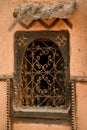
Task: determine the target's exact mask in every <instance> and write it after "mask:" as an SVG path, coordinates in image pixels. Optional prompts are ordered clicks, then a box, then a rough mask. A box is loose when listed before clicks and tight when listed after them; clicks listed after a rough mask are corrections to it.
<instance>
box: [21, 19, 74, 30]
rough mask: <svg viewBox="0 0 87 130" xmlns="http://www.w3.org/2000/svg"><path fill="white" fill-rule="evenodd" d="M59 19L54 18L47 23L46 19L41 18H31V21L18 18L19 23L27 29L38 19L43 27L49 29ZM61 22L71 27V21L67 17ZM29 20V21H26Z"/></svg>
mask: <svg viewBox="0 0 87 130" xmlns="http://www.w3.org/2000/svg"><path fill="white" fill-rule="evenodd" d="M59 20H60V19H58V18H55V19H54V20H53V21H52V22H50V23H49V24H48V23H47V22H46V20H45V21H44V20H42V19H38V20H31V21H27V22H26V21H24V20H19V24H20V25H21V26H23V27H24V28H26V29H29V28H30V27H31V26H33V24H35V22H36V21H38V22H39V23H40V24H41V25H42V26H43V27H45V28H47V29H50V28H51V27H53V26H54V25H56V24H57V23H58V22H59ZM62 20H63V22H64V23H65V24H66V25H67V26H68V27H69V28H71V29H72V23H71V22H70V21H69V20H68V19H62ZM28 22H29V23H28Z"/></svg>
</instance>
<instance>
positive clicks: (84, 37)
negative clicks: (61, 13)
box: [0, 0, 87, 130]
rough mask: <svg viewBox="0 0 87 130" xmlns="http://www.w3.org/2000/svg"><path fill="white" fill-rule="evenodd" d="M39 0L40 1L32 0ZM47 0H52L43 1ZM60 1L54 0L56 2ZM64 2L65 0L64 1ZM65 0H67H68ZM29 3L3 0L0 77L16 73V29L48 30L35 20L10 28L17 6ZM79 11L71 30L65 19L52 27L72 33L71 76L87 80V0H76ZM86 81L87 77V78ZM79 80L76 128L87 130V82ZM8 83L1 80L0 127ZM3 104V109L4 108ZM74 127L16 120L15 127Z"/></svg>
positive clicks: (3, 127) (0, 3)
mask: <svg viewBox="0 0 87 130" xmlns="http://www.w3.org/2000/svg"><path fill="white" fill-rule="evenodd" d="M32 1H35V2H36V1H37V2H38V1H39V0H32ZM43 1H45V2H48V3H49V1H50V3H51V2H52V1H53V0H43ZM56 1H57V0H54V2H56ZM60 1H61V0H60ZM62 1H64V0H62ZM65 1H66V0H65ZM67 1H68V0H67ZM26 2H29V0H0V77H3V75H5V76H8V75H10V76H12V75H13V73H14V33H15V32H16V31H19V30H20V31H23V30H24V31H32V30H35V31H36V30H37V31H39V30H46V28H44V27H43V26H42V25H41V24H40V23H38V22H36V23H35V25H33V26H32V27H31V28H29V29H27V30H26V29H24V28H23V27H22V26H21V25H19V24H18V23H17V24H16V25H15V27H14V28H13V29H12V30H11V31H9V30H8V29H9V27H10V26H11V25H12V24H13V22H14V18H13V11H14V9H15V7H16V6H18V5H21V4H23V3H26ZM76 3H77V10H76V11H75V13H74V15H73V16H72V18H70V19H69V20H70V21H71V23H72V24H73V29H70V28H69V27H68V26H67V25H66V24H65V23H64V22H63V21H62V20H60V22H58V23H57V24H56V25H55V26H54V27H52V28H51V29H49V30H61V29H66V30H68V31H69V33H70V76H71V78H76V80H78V78H81V79H87V21H86V20H87V11H86V10H87V1H86V0H77V1H76ZM86 81H87V80H86ZM86 81H85V82H83V81H82V80H81V81H78V82H76V108H77V109H76V110H77V111H76V117H77V118H76V119H77V121H76V123H77V130H87V123H86V122H87V112H86V109H87V103H86V101H87V91H86V89H87V82H86ZM6 89H7V85H6V83H5V82H4V81H3V82H0V91H1V92H0V108H1V109H0V113H2V111H4V114H2V115H1V116H0V130H6V120H5V119H6V97H7V96H6V94H7V92H6ZM2 106H3V108H4V109H2ZM18 129H19V130H22V129H23V130H28V129H30V130H36V129H41V130H43V129H44V130H56V129H57V130H71V126H70V124H69V123H66V125H63V126H62V125H58V124H51V125H49V123H48V124H43V123H38V124H37V123H32V122H30V123H26V122H25V123H21V122H20V121H19V122H15V123H14V125H13V130H18Z"/></svg>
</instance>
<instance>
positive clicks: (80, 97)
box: [76, 82, 87, 130]
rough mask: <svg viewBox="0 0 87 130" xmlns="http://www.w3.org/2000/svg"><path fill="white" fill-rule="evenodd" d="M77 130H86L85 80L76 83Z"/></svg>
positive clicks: (86, 94)
mask: <svg viewBox="0 0 87 130" xmlns="http://www.w3.org/2000/svg"><path fill="white" fill-rule="evenodd" d="M76 97H77V98H76V104H77V107H76V108H77V113H76V117H77V118H76V120H77V121H76V123H77V130H87V82H81V83H79V82H78V83H77V85H76Z"/></svg>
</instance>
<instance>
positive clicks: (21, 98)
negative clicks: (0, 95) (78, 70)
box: [11, 30, 70, 119]
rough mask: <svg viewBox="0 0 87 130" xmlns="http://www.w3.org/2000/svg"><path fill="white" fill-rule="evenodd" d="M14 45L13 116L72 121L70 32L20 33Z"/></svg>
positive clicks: (16, 34)
mask: <svg viewBox="0 0 87 130" xmlns="http://www.w3.org/2000/svg"><path fill="white" fill-rule="evenodd" d="M14 43H15V51H14V52H15V75H14V85H13V88H12V91H11V93H12V95H13V96H12V97H11V99H12V113H14V112H15V116H23V117H24V116H25V117H26V116H29V117H41V118H52V117H53V118H63V119H64V118H68V117H69V110H70V85H69V33H68V31H66V30H62V31H41V32H35V31H34V32H21V31H20V32H16V33H15V42H14ZM15 108H16V109H15Z"/></svg>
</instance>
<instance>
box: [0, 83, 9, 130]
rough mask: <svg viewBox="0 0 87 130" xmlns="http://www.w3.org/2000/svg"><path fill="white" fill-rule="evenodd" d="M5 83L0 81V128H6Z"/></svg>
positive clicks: (3, 129) (2, 129)
mask: <svg viewBox="0 0 87 130" xmlns="http://www.w3.org/2000/svg"><path fill="white" fill-rule="evenodd" d="M6 86H7V84H6V83H5V82H0V130H6V128H7V112H6V110H7V107H6V104H7V87H6Z"/></svg>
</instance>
